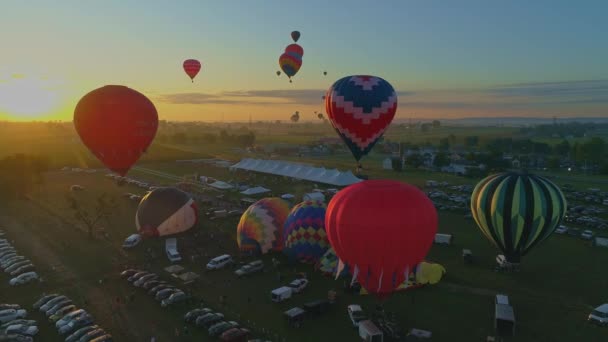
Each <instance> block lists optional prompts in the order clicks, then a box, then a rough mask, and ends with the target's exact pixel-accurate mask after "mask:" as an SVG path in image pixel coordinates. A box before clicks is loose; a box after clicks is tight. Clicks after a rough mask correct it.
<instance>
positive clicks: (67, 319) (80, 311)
mask: <svg viewBox="0 0 608 342" xmlns="http://www.w3.org/2000/svg"><path fill="white" fill-rule="evenodd" d="M84 315H87V312H86V311H85V310H84V309H78V310H76V311H72V312H70V313H68V314H66V315H65V316H63V317H62V318H61V319H60V320H58V321H57V322H55V327H56V328H57V329H59V328H60V327H62V326H64V325H66V324H68V323H69V322H70V321H72V320H73V319H75V318H77V317H81V316H84Z"/></svg>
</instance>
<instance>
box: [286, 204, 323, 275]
mask: <svg viewBox="0 0 608 342" xmlns="http://www.w3.org/2000/svg"><path fill="white" fill-rule="evenodd" d="M325 209H326V205H325V203H323V202H321V201H306V202H302V203H300V204H298V205H296V206H295V207H293V209H292V210H291V213H289V216H287V220H286V221H285V228H284V230H283V238H284V239H285V242H284V244H283V253H285V254H286V255H287V256H288V257H289V258H290V259H291V260H297V261H300V262H305V263H315V262H317V261H319V259H321V257H322V256H323V254H325V252H327V249H328V248H329V239H328V238H327V234H326V233H325Z"/></svg>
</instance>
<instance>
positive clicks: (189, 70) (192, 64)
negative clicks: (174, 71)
mask: <svg viewBox="0 0 608 342" xmlns="http://www.w3.org/2000/svg"><path fill="white" fill-rule="evenodd" d="M183 67H184V71H185V72H186V74H187V75H188V76H189V77H190V79H191V80H192V82H194V77H196V75H197V74H198V72H199V71H200V70H201V62H199V61H197V60H196V59H187V60H185V61H184V64H183Z"/></svg>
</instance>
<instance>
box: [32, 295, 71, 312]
mask: <svg viewBox="0 0 608 342" xmlns="http://www.w3.org/2000/svg"><path fill="white" fill-rule="evenodd" d="M65 299H68V297H67V296H64V295H61V296H57V297H54V298H53V299H51V300H49V301H47V302H46V303H44V305H42V306H40V308H39V310H40V312H46V311H47V310H48V309H50V308H52V307H53V306H55V304H57V303H59V302H61V301H62V300H65Z"/></svg>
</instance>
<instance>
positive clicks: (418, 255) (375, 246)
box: [325, 180, 437, 297]
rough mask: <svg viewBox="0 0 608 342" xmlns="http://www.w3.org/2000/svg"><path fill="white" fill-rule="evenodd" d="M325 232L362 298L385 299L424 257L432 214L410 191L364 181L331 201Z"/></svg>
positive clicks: (433, 229)
mask: <svg viewBox="0 0 608 342" xmlns="http://www.w3.org/2000/svg"><path fill="white" fill-rule="evenodd" d="M325 229H326V231H327V236H328V238H329V242H330V244H331V246H332V248H333V249H334V251H335V252H336V255H337V256H338V257H339V258H340V260H341V261H342V262H343V263H346V264H348V265H349V266H350V267H351V272H352V273H353V277H356V278H357V280H358V281H359V283H360V284H361V286H363V287H364V288H365V289H366V290H367V291H368V292H370V293H375V294H376V295H378V296H379V297H385V296H387V295H389V294H390V293H392V292H393V291H394V290H395V289H396V288H397V287H398V286H399V285H400V284H401V283H403V281H404V280H405V278H406V275H407V274H409V272H410V271H411V270H412V269H413V268H414V267H415V266H416V265H417V264H418V263H420V262H421V261H422V260H423V259H424V257H425V256H426V254H427V252H428V250H429V249H430V247H431V244H432V243H433V240H434V237H435V233H436V232H437V211H436V210H435V206H434V205H433V203H432V202H431V200H430V199H429V198H428V197H427V196H426V194H425V193H423V192H422V191H420V190H419V189H418V188H416V187H414V186H412V185H409V184H405V183H402V182H398V181H393V180H368V181H363V182H360V183H356V184H354V185H351V186H349V187H347V188H345V189H343V190H341V191H340V192H338V193H337V194H336V195H335V196H334V197H333V198H332V199H331V201H330V202H329V205H328V206H327V211H326V214H325Z"/></svg>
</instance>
